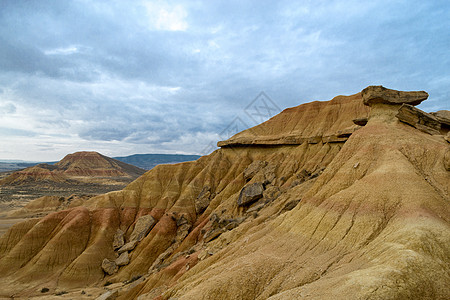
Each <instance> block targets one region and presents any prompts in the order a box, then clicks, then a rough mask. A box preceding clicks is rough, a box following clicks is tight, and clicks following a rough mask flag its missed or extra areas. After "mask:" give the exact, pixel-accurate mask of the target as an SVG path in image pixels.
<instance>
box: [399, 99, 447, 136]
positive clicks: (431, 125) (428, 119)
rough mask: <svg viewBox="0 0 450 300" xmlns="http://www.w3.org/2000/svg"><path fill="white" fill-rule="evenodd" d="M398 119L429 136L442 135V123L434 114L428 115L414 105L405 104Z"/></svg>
mask: <svg viewBox="0 0 450 300" xmlns="http://www.w3.org/2000/svg"><path fill="white" fill-rule="evenodd" d="M396 117H397V118H398V119H399V120H400V121H402V122H403V123H406V124H408V125H411V126H413V127H415V128H417V129H419V130H420V131H423V132H426V133H428V134H432V135H433V134H440V132H439V130H440V129H441V123H440V122H439V121H438V119H436V117H435V116H433V115H432V114H429V113H426V112H424V111H422V110H420V109H418V108H416V107H414V106H412V105H409V104H403V105H402V106H401V107H400V109H399V110H398V113H397V115H396Z"/></svg>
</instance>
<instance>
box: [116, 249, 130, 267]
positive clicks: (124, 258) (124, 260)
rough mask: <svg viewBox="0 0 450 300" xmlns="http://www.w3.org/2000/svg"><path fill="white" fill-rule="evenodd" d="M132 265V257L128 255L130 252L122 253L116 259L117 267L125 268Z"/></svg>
mask: <svg viewBox="0 0 450 300" xmlns="http://www.w3.org/2000/svg"><path fill="white" fill-rule="evenodd" d="M129 263H130V257H129V255H128V252H127V251H125V252H122V254H120V256H119V257H118V258H117V259H116V265H118V266H119V267H120V266H125V265H128V264H129Z"/></svg>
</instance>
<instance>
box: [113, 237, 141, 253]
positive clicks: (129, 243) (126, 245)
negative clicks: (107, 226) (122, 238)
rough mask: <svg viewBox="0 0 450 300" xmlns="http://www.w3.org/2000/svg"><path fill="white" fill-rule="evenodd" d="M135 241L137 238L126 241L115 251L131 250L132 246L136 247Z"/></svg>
mask: <svg viewBox="0 0 450 300" xmlns="http://www.w3.org/2000/svg"><path fill="white" fill-rule="evenodd" d="M137 243H138V241H137V240H133V241H131V242H128V243H126V244H125V245H123V246H122V247H121V248H119V250H117V253H118V254H122V253H123V252H126V251H131V250H133V249H134V248H136V245H137Z"/></svg>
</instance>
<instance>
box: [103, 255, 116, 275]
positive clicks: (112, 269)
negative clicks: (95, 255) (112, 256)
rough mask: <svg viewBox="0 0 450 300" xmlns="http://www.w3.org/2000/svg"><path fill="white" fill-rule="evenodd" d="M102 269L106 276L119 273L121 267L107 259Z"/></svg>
mask: <svg viewBox="0 0 450 300" xmlns="http://www.w3.org/2000/svg"><path fill="white" fill-rule="evenodd" d="M102 269H103V271H105V273H106V274H108V275H113V274H114V273H116V272H117V270H118V269H119V267H118V266H117V264H116V263H115V262H114V261H110V260H109V259H107V258H105V259H104V260H103V262H102Z"/></svg>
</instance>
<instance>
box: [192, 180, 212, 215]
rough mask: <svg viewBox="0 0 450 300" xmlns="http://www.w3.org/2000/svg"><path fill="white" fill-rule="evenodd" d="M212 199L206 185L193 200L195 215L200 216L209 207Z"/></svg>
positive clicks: (209, 189)
mask: <svg viewBox="0 0 450 300" xmlns="http://www.w3.org/2000/svg"><path fill="white" fill-rule="evenodd" d="M212 198H214V197H213V194H212V193H211V188H210V187H209V186H207V185H205V186H204V187H203V189H202V190H201V192H200V194H198V197H197V199H195V211H196V212H197V214H198V215H199V214H201V213H202V212H204V211H205V209H206V208H207V207H208V206H209V203H210V202H211V199H212Z"/></svg>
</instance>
